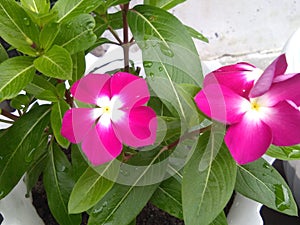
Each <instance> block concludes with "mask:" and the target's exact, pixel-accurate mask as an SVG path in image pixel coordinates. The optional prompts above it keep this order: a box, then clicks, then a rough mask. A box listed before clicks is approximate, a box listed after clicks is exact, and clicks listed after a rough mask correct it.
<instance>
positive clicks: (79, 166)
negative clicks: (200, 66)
mask: <svg viewBox="0 0 300 225" xmlns="http://www.w3.org/2000/svg"><path fill="white" fill-rule="evenodd" d="M71 162H72V168H73V177H74V179H75V180H76V181H77V180H78V179H79V178H80V177H81V176H82V174H83V173H84V172H85V170H86V169H87V168H88V167H89V165H88V163H87V161H86V159H85V158H84V156H83V153H82V152H81V151H80V148H79V146H78V145H75V144H72V145H71Z"/></svg>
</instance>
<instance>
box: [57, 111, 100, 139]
mask: <svg viewBox="0 0 300 225" xmlns="http://www.w3.org/2000/svg"><path fill="white" fill-rule="evenodd" d="M94 123H95V117H94V109H92V108H73V109H69V110H68V111H67V112H66V113H65V115H64V117H63V120H62V128H61V134H62V136H64V137H65V138H67V139H68V140H69V141H70V142H72V143H80V142H82V140H83V139H84V138H85V137H86V135H87V133H88V132H89V131H90V130H91V129H92V127H93V125H94Z"/></svg>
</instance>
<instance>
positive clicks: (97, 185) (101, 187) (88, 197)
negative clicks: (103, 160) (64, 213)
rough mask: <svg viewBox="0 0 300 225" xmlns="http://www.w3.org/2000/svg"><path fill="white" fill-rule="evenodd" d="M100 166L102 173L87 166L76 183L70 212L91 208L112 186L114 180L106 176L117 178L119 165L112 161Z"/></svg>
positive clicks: (70, 203) (70, 201)
mask: <svg viewBox="0 0 300 225" xmlns="http://www.w3.org/2000/svg"><path fill="white" fill-rule="evenodd" d="M100 167H101V168H102V172H101V173H98V172H96V171H95V170H94V169H93V168H91V167H89V168H87V169H86V171H85V172H84V173H83V174H82V176H81V177H80V178H79V180H78V181H77V183H76V184H75V186H74V189H73V191H72V193H71V196H70V200H69V205H68V209H69V212H70V213H80V212H84V211H86V210H88V209H90V208H91V207H93V206H94V205H95V204H96V203H97V202H98V201H99V200H100V199H101V198H102V197H103V196H104V195H105V194H106V193H107V192H108V191H109V190H110V189H111V188H112V186H113V184H114V180H110V179H107V178H106V177H107V176H109V177H115V178H116V177H117V175H118V173H119V165H118V164H116V163H115V161H111V162H109V163H107V164H104V165H101V166H100Z"/></svg>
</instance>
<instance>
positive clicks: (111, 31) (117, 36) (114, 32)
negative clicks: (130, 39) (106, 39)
mask: <svg viewBox="0 0 300 225" xmlns="http://www.w3.org/2000/svg"><path fill="white" fill-rule="evenodd" d="M108 30H109V31H110V33H111V34H112V35H113V36H114V38H115V39H116V40H117V41H118V43H119V45H122V44H123V42H122V40H121V39H120V38H119V35H118V34H117V33H116V31H115V30H114V29H113V28H112V27H111V26H108Z"/></svg>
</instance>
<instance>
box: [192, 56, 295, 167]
mask: <svg viewBox="0 0 300 225" xmlns="http://www.w3.org/2000/svg"><path fill="white" fill-rule="evenodd" d="M286 68H287V63H286V59H285V55H281V56H279V57H278V58H277V59H275V61H274V62H273V63H272V64H271V65H270V66H269V67H268V68H267V69H266V70H265V71H264V72H263V73H262V75H261V76H258V74H257V71H258V70H257V69H256V68H255V67H254V66H252V65H249V64H245V63H242V64H236V65H231V66H227V67H222V68H220V69H219V70H217V71H214V72H212V73H210V74H208V75H207V76H206V77H205V79H204V87H203V89H202V90H201V91H200V92H199V93H198V94H197V95H196V96H195V101H196V103H197V106H198V107H199V109H200V110H201V111H202V112H203V113H205V114H206V115H207V116H209V117H211V118H212V119H215V120H217V121H220V122H223V123H225V124H227V125H229V126H228V130H227V132H226V135H225V143H226V145H227V146H228V149H229V151H230V152H231V154H232V156H233V158H234V159H235V160H236V161H237V162H238V163H239V164H245V163H249V162H252V161H254V160H256V159H258V158H260V157H261V156H262V155H263V154H264V153H265V152H266V151H267V149H268V148H269V146H270V145H271V144H274V145H278V146H288V145H295V144H298V143H300V129H299V128H300V112H299V109H298V106H299V105H300V88H299V87H300V74H284V72H285V70H286Z"/></svg>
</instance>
